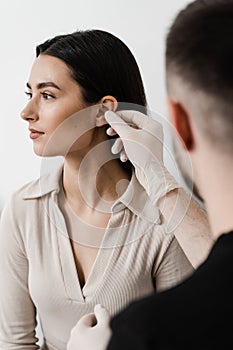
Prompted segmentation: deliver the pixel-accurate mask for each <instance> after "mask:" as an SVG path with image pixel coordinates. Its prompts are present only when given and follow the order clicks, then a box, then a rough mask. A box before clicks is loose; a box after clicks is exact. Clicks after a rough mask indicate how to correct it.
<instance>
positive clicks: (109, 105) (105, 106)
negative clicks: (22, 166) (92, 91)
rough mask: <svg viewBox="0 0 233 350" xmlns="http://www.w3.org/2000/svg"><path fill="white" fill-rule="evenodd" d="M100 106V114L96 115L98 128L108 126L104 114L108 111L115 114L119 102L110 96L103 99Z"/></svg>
mask: <svg viewBox="0 0 233 350" xmlns="http://www.w3.org/2000/svg"><path fill="white" fill-rule="evenodd" d="M99 104H100V108H99V112H98V113H97V115H96V126H97V127H101V126H103V125H106V124H108V123H107V122H106V120H105V117H104V114H105V112H107V111H113V112H115V111H116V109H117V106H118V102H117V100H116V98H115V97H113V96H110V95H108V96H104V97H103V98H101V100H100V101H99Z"/></svg>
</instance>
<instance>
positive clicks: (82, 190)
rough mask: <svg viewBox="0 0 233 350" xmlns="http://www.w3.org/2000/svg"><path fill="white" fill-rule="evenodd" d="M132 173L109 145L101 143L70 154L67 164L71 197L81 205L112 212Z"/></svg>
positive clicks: (66, 183)
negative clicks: (86, 151) (112, 207)
mask: <svg viewBox="0 0 233 350" xmlns="http://www.w3.org/2000/svg"><path fill="white" fill-rule="evenodd" d="M130 177H131V174H129V172H127V171H126V170H125V169H124V168H123V167H122V165H121V164H120V163H119V161H118V160H117V159H113V156H112V154H111V152H110V150H109V149H108V147H106V144H104V143H102V144H98V145H96V146H95V147H94V148H92V149H91V150H90V151H89V152H88V153H86V155H85V156H83V155H82V156H81V155H80V154H78V153H74V152H73V153H71V154H68V155H67V157H66V158H65V162H64V168H63V187H64V192H65V196H66V198H67V200H68V201H69V203H70V204H73V205H75V206H76V208H77V206H78V207H79V208H80V209H84V208H87V207H88V208H89V209H91V210H99V211H101V212H108V213H109V212H110V208H111V206H112V204H113V202H114V201H115V200H116V199H117V198H118V197H120V196H121V195H122V194H123V192H124V191H125V190H126V188H127V186H128V183H129V180H130Z"/></svg>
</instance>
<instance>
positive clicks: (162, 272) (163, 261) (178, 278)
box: [153, 237, 194, 292]
mask: <svg viewBox="0 0 233 350" xmlns="http://www.w3.org/2000/svg"><path fill="white" fill-rule="evenodd" d="M160 254H161V255H162V257H158V259H157V261H156V263H155V266H154V272H153V276H154V280H155V286H156V291H157V292H160V291H162V290H165V289H168V288H171V287H173V286H175V285H177V284H178V283H180V282H182V280H184V279H185V278H186V277H188V276H189V275H191V274H192V272H194V268H193V266H192V265H191V263H190V262H189V260H188V259H187V257H186V255H185V254H184V252H183V250H182V248H181V247H180V245H179V243H178V242H177V240H176V238H175V237H173V239H172V241H170V244H169V245H168V247H167V249H166V251H165V252H164V253H163V254H162V251H161V252H160ZM158 262H159V263H158Z"/></svg>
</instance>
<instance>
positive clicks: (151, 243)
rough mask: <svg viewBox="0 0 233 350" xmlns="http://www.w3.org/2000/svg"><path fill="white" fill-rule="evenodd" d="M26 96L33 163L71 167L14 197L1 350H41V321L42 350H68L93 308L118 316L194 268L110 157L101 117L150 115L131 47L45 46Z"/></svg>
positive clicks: (77, 41) (3, 269)
mask: <svg viewBox="0 0 233 350" xmlns="http://www.w3.org/2000/svg"><path fill="white" fill-rule="evenodd" d="M27 88H28V90H27V92H26V93H27V95H28V97H29V101H28V103H27V105H26V107H25V108H24V110H23V111H22V113H21V117H22V118H23V119H24V120H25V121H27V122H28V126H29V130H30V137H31V139H32V141H33V147H34V152H35V153H36V154H37V155H39V156H42V157H43V156H46V157H51V156H60V155H61V156H63V157H64V162H63V165H62V166H61V167H59V169H56V170H54V171H53V172H50V173H49V174H47V175H43V176H41V177H40V179H37V180H36V181H33V182H31V183H29V184H26V185H25V186H24V187H22V188H21V189H19V190H18V191H17V192H16V193H14V194H13V195H12V198H11V200H10V201H9V203H8V204H7V205H6V206H5V209H4V212H3V214H2V217H1V233H0V276H1V281H2V285H1V291H0V349H4V350H6V349H12V348H13V347H14V349H24V350H26V349H37V348H38V345H37V344H36V343H37V338H36V336H35V327H36V311H37V312H38V315H39V319H40V323H41V326H42V330H43V335H44V348H45V349H49V350H52V349H53V350H54V349H56V350H63V349H66V343H67V341H68V337H69V333H70V330H71V328H72V327H73V326H74V325H75V324H76V322H77V321H78V320H79V319H80V318H81V317H82V316H83V315H85V314H87V313H90V312H92V311H93V308H94V305H95V304H97V303H101V304H102V305H104V306H105V307H106V308H107V309H108V310H109V311H110V313H111V314H112V315H114V314H115V313H116V312H118V311H119V310H120V309H122V308H123V307H125V305H126V304H127V303H129V302H130V301H132V300H134V299H136V298H139V297H142V296H144V295H146V294H149V293H151V292H152V291H158V290H162V289H165V288H169V287H171V286H172V285H174V284H176V283H178V282H179V281H180V280H182V279H183V278H185V277H186V276H187V275H188V274H190V273H191V272H192V271H193V267H192V265H191V264H190V262H189V261H188V259H187V258H186V256H185V255H184V253H183V251H182V249H181V248H180V246H179V244H178V242H177V240H176V239H175V236H174V234H173V233H171V234H169V235H168V234H166V231H165V228H164V223H163V222H162V221H161V220H160V217H159V210H158V208H156V207H155V206H153V205H152V204H151V202H150V200H149V198H148V197H147V194H146V192H145V190H144V189H143V188H142V187H141V186H140V184H139V183H138V181H137V178H136V176H135V174H134V171H133V168H131V166H130V164H128V165H123V164H121V162H120V161H119V159H117V158H114V157H113V156H112V154H111V151H110V144H111V137H109V136H107V134H106V125H105V124H106V122H105V121H104V118H103V114H104V112H105V111H106V110H107V109H111V110H118V109H119V108H120V107H119V104H118V102H122V101H124V102H126V103H129V104H137V106H142V107H141V110H143V109H144V110H145V109H146V98H145V93H144V88H143V83H142V79H141V76H140V73H139V69H138V66H137V63H136V61H135V59H134V57H133V55H132V53H131V52H130V50H129V49H128V48H127V47H126V45H125V44H124V43H122V42H121V41H120V40H119V39H118V38H116V37H115V36H113V35H112V34H109V33H107V32H104V31H100V30H90V31H78V32H75V33H72V34H68V35H61V36H58V37H55V38H53V39H51V40H48V41H46V42H45V43H43V44H41V45H39V46H38V47H37V57H36V59H35V61H34V63H33V66H32V70H31V74H30V77H29V81H28V83H27ZM131 106H132V105H131ZM126 163H128V162H126ZM42 165H43V164H42ZM42 167H43V166H42ZM175 187H177V184H175V183H174V184H173V185H172V186H171V188H175ZM195 215H196V218H197V217H198V220H199V221H200V222H201V223H202V227H201V228H200V231H201V230H202V229H203V227H204V228H205V229H206V230H207V229H209V228H208V227H207V224H206V221H205V214H204V213H203V211H200V212H199V213H198V212H197V213H196V214H195ZM205 225H206V226H205ZM180 226H182V224H181V225H180ZM195 230H196V232H198V228H194V231H195Z"/></svg>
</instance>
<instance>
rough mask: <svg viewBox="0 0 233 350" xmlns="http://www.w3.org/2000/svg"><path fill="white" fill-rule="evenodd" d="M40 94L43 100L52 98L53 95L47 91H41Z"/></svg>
mask: <svg viewBox="0 0 233 350" xmlns="http://www.w3.org/2000/svg"><path fill="white" fill-rule="evenodd" d="M41 95H42V96H43V98H44V99H45V100H51V99H52V98H54V96H53V95H51V94H49V93H47V92H41Z"/></svg>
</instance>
